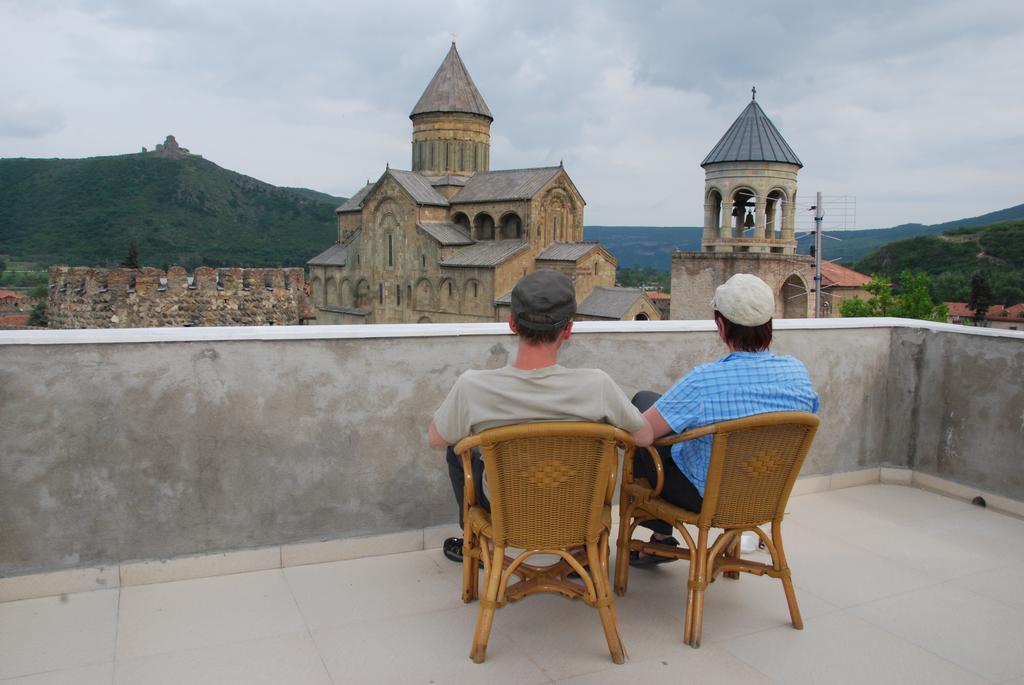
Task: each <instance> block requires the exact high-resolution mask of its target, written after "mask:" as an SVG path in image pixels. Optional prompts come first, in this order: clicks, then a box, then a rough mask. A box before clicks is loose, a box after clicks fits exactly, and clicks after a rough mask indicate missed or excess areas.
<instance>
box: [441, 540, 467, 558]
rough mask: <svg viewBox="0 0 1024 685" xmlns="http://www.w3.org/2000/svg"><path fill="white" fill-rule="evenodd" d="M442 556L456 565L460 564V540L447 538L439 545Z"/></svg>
mask: <svg viewBox="0 0 1024 685" xmlns="http://www.w3.org/2000/svg"><path fill="white" fill-rule="evenodd" d="M441 551H443V552H444V555H445V556H446V557H448V558H449V559H451V560H452V561H454V562H455V563H456V564H461V563H462V538H448V539H447V540H445V541H444V543H443V544H442V545H441Z"/></svg>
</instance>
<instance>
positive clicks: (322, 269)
mask: <svg viewBox="0 0 1024 685" xmlns="http://www.w3.org/2000/svg"><path fill="white" fill-rule="evenodd" d="M409 118H410V119H411V120H412V125H413V133H412V169H411V170H410V171H403V170H399V169H392V168H390V166H388V167H386V168H385V170H384V173H383V174H382V175H381V176H380V177H379V178H378V179H377V181H376V182H373V183H370V182H368V183H367V184H366V186H364V187H363V188H362V189H360V190H359V191H358V192H356V193H355V194H354V195H353V196H352V197H351V198H350V199H349V200H348V201H347V202H345V204H343V205H341V206H340V207H338V209H337V216H338V242H337V243H336V244H335V245H333V246H331V247H330V248H328V249H327V250H326V251H324V252H323V253H322V254H319V255H317V256H316V257H314V258H313V259H311V260H309V262H308V265H309V270H310V285H311V287H312V297H313V303H314V305H315V307H316V310H317V315H316V316H317V323H416V322H455V321H501V320H504V319H506V318H507V317H508V312H509V303H510V299H509V298H510V295H511V291H512V287H513V286H514V285H515V283H516V281H518V280H519V278H521V277H522V276H523V275H525V274H527V273H529V272H531V271H533V270H534V269H540V268H546V269H556V270H559V271H563V272H565V273H566V274H568V275H569V276H570V277H571V278H572V279H573V281H574V282H575V285H576V298H577V301H578V302H579V303H580V310H581V312H591V314H590V315H589V316H588V317H587V318H595V319H621V318H625V317H628V318H639V319H646V318H651V319H657V318H659V317H658V315H657V310H656V309H655V308H654V306H653V305H652V304H651V302H650V300H648V299H647V297H646V295H644V293H643V292H641V291H638V290H629V291H628V292H620V293H609V292H608V291H609V290H622V289H616V288H615V287H614V286H615V269H616V261H615V258H614V257H613V256H612V255H611V254H610V253H609V252H608V251H607V250H605V249H604V248H603V247H601V245H600V244H598V243H596V242H586V241H584V240H583V208H584V205H585V204H586V203H585V202H584V200H583V196H582V195H581V194H580V192H579V191H578V190H577V188H576V186H575V184H573V182H572V179H571V178H570V177H569V174H568V173H567V172H566V170H565V169H564V167H563V166H562V165H561V164H559V165H558V166H549V167H538V168H531V169H508V170H503V171H491V147H490V130H491V122H492V121H493V120H494V118H493V117H492V116H491V111H490V109H488V107H487V103H485V102H484V99H483V97H482V96H481V95H480V92H479V91H478V90H477V88H476V85H475V84H474V83H473V79H472V78H470V76H469V72H468V70H467V69H466V65H465V64H463V62H462V59H461V58H460V57H459V53H458V51H457V50H456V48H455V43H454V42H453V43H452V46H451V49H450V50H449V51H448V55H447V56H446V57H445V59H444V61H443V62H442V63H441V66H440V67H439V68H438V70H437V73H435V74H434V78H433V79H432V80H431V81H430V84H429V85H428V86H427V88H426V90H425V91H424V92H423V95H422V96H421V97H420V99H419V101H418V102H417V103H416V105H415V107H413V110H412V113H411V114H410V115H409ZM591 297H595V298H596V299H595V300H594V302H593V303H592V305H593V306H589V307H588V305H587V302H588V299H589V298H591Z"/></svg>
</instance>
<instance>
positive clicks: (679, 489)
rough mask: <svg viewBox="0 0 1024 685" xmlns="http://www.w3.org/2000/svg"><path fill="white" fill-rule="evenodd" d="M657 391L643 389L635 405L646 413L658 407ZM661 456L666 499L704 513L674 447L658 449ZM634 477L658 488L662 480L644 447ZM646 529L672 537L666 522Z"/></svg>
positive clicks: (650, 524) (652, 523)
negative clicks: (675, 456) (673, 454)
mask: <svg viewBox="0 0 1024 685" xmlns="http://www.w3.org/2000/svg"><path fill="white" fill-rule="evenodd" d="M660 397H661V395H659V394H658V393H656V392H651V391H650V390H641V391H640V392H638V393H637V394H636V395H633V400H632V402H633V406H634V407H636V408H637V409H639V410H640V411H641V412H645V411H647V410H648V409H650V408H651V407H652V406H654V403H655V402H657V401H658V398H660ZM657 449H658V455H659V456H660V457H661V464H662V467H663V468H664V470H665V487H664V488H662V490H661V497H662V499H664V500H666V501H668V502H669V503H671V504H674V505H676V506H677V507H682V508H683V509H686V510H687V511H700V507H701V504H702V503H703V502H704V498H703V497H701V495H700V493H699V492H698V491H697V488H696V487H695V486H694V485H693V483H691V482H690V479H689V478H687V477H686V476H684V475H683V472H682V471H680V470H679V467H678V466H677V465H676V462H675V460H674V459H673V458H672V448H671V447H658V448H657ZM633 475H634V476H639V477H641V478H646V479H647V482H649V483H650V484H651V485H654V484H655V483H656V482H657V481H658V472H657V471H656V470H655V469H654V460H652V459H651V455H650V454H648V453H647V450H646V449H644V448H640V449H637V451H636V457H635V458H634V459H633ZM640 525H641V526H643V527H644V528H648V529H650V530H653V531H654V532H655V533H659V534H660V535H671V534H672V526H670V525H669V524H667V523H665V522H664V521H644V522H643V523H641V524H640Z"/></svg>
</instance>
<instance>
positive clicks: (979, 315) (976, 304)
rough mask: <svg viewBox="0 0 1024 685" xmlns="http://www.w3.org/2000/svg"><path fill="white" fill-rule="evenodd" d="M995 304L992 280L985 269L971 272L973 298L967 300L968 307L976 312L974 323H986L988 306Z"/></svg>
mask: <svg viewBox="0 0 1024 685" xmlns="http://www.w3.org/2000/svg"><path fill="white" fill-rule="evenodd" d="M994 304H995V301H994V298H993V296H992V281H991V280H989V277H988V274H987V273H985V272H984V271H975V272H974V273H973V274H971V298H970V299H969V300H968V301H967V308H968V309H970V310H971V311H972V312H974V325H975V326H982V325H984V321H985V315H986V314H987V313H988V308H989V307H991V306H992V305H994Z"/></svg>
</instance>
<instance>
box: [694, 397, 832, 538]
mask: <svg viewBox="0 0 1024 685" xmlns="http://www.w3.org/2000/svg"><path fill="white" fill-rule="evenodd" d="M719 426H720V428H719V430H717V431H716V432H715V438H714V443H713V446H712V450H711V464H710V465H709V469H708V483H707V488H706V490H705V502H704V507H703V508H702V511H701V515H702V518H703V517H706V516H708V515H709V514H710V516H711V525H712V526H714V527H716V528H733V527H738V526H757V525H761V524H763V523H767V522H768V521H771V520H773V519H776V518H781V517H782V515H783V514H784V513H785V508H786V503H787V502H788V500H789V493H790V491H792V489H793V484H794V483H795V482H796V477H797V475H798V474H799V472H800V467H801V466H802V465H803V461H804V457H805V456H806V455H807V451H808V449H809V448H810V446H811V441H812V440H813V439H814V434H815V432H816V430H817V426H818V417H816V416H814V415H813V414H805V413H803V412H778V413H772V414H761V415H757V416H751V417H747V418H745V419H738V420H736V421H729V422H724V423H722V424H719ZM709 500H711V501H709ZM709 506H710V511H709V510H708V509H709Z"/></svg>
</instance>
